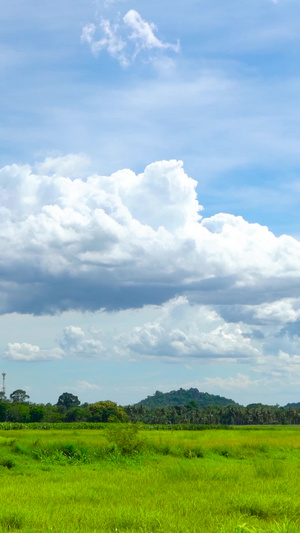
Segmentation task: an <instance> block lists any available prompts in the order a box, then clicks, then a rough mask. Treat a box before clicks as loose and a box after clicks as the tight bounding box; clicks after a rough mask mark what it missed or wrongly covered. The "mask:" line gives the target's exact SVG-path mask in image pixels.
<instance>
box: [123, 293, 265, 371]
mask: <svg viewBox="0 0 300 533" xmlns="http://www.w3.org/2000/svg"><path fill="white" fill-rule="evenodd" d="M244 331H246V329H244ZM244 331H243V326H242V325H241V324H228V323H225V322H224V320H223V319H222V318H221V317H220V316H219V315H218V314H217V313H216V311H214V309H212V308H210V307H205V306H190V305H189V302H188V300H187V299H186V298H183V297H181V298H177V299H175V300H171V301H170V302H168V303H167V304H165V305H164V306H163V309H162V313H161V314H160V316H158V318H157V319H156V321H155V322H149V323H146V324H144V325H143V326H139V327H135V328H133V330H132V332H131V334H129V335H125V336H123V337H120V341H121V344H124V345H125V346H126V347H127V348H128V349H129V350H130V352H131V353H134V354H139V355H144V356H156V357H162V358H175V359H178V360H186V359H187V358H202V359H208V360H210V361H212V360H214V359H226V360H228V361H229V360H233V361H237V360H244V359H247V358H252V359H253V358H255V357H257V356H259V355H260V353H259V351H258V350H257V349H256V348H255V347H254V346H252V345H251V342H250V340H249V338H248V337H247V336H245V335H244Z"/></svg>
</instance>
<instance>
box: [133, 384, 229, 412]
mask: <svg viewBox="0 0 300 533" xmlns="http://www.w3.org/2000/svg"><path fill="white" fill-rule="evenodd" d="M191 402H195V403H196V404H197V407H200V408H203V407H206V406H207V405H229V404H234V405H238V404H236V402H234V401H233V400H231V399H229V398H224V397H223V396H217V395H215V394H208V392H199V390H198V389H193V388H191V389H189V390H185V389H181V388H180V389H179V390H176V391H175V390H173V391H171V392H165V393H164V392H160V391H156V393H155V394H154V395H153V396H148V397H147V398H146V399H145V400H141V401H140V402H138V403H137V404H135V405H143V406H144V407H173V406H177V405H178V406H183V405H188V404H189V403H191Z"/></svg>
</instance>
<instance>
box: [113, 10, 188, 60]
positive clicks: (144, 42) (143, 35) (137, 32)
mask: <svg viewBox="0 0 300 533" xmlns="http://www.w3.org/2000/svg"><path fill="white" fill-rule="evenodd" d="M123 20H124V22H125V24H126V25H127V26H128V27H129V28H130V29H131V30H132V32H131V34H130V35H129V39H132V40H133V41H134V42H135V43H136V46H137V52H138V51H139V50H141V49H143V48H146V49H149V50H150V49H153V48H159V49H169V50H173V51H174V52H179V49H180V47H179V43H177V44H176V45H174V44H170V43H165V42H163V41H160V40H159V39H158V38H157V37H156V36H155V35H154V31H155V30H156V26H155V24H151V23H149V22H146V21H145V20H143V19H142V17H141V15H140V14H139V13H138V12H137V11H135V10H134V9H130V10H129V11H128V12H127V13H126V15H125V16H124V17H123Z"/></svg>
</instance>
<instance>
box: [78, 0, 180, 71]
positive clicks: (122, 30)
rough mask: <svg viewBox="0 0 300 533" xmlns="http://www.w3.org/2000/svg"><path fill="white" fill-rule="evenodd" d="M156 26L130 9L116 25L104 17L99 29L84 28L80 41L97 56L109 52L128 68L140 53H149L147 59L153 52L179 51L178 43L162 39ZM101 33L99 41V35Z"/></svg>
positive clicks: (90, 25)
mask: <svg viewBox="0 0 300 533" xmlns="http://www.w3.org/2000/svg"><path fill="white" fill-rule="evenodd" d="M156 31H157V28H156V26H155V25H154V24H153V23H149V22H147V21H146V20H144V19H143V18H142V16H141V15H140V14H139V13H138V11H136V10H134V9H130V10H129V11H128V12H127V13H126V14H125V16H124V17H123V18H122V19H121V20H119V19H117V20H116V21H114V22H111V21H110V20H108V19H106V18H101V19H100V22H99V24H98V26H96V25H95V24H94V23H91V24H87V25H85V26H84V27H83V29H82V33H81V42H82V43H85V44H87V45H88V46H89V47H90V49H91V52H92V53H93V54H94V55H96V56H97V55H98V54H99V53H100V52H102V51H106V52H107V53H108V54H109V55H110V56H111V57H113V58H114V59H117V60H118V61H119V63H120V65H122V66H123V67H127V66H129V65H130V64H131V63H132V62H133V61H134V60H135V58H136V57H137V56H138V55H139V54H140V53H141V52H143V51H144V52H147V57H148V59H151V57H152V56H151V54H152V53H153V52H154V51H160V52H166V51H172V52H175V53H177V52H179V50H180V44H179V41H178V42H177V43H176V44H172V43H168V42H165V41H163V40H161V39H159V38H158V37H157V36H156V35H155V32H156ZM98 33H100V39H97V34H98Z"/></svg>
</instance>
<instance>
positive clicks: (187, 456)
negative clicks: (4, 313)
mask: <svg viewBox="0 0 300 533" xmlns="http://www.w3.org/2000/svg"><path fill="white" fill-rule="evenodd" d="M12 427H13V426H12V425H10V426H9V425H8V426H5V429H4V426H2V429H0V531H1V532H2V531H20V532H21V533H29V532H30V533H34V532H37V531H44V532H57V533H79V532H85V533H92V532H117V533H125V532H135V533H136V532H140V533H196V532H197V533H198V532H203V533H206V532H209V533H213V532H214V533H215V532H220V533H225V532H248V533H249V532H252V533H254V532H260V533H267V532H268V533H269V532H270V533H271V532H273V533H295V532H300V428H297V427H270V428H269V427H268V428H264V427H257V428H244V427H243V428H231V429H206V430H202V431H184V430H179V431H172V430H163V429H159V430H156V429H155V428H152V429H147V428H141V429H138V426H137V425H134V426H132V425H125V424H118V425H112V424H108V425H107V426H106V427H105V426H103V425H102V426H101V427H100V428H98V429H80V426H78V425H77V426H76V428H74V426H72V425H70V426H69V429H59V427H55V426H53V425H52V426H44V427H39V428H38V425H37V426H35V427H36V429H33V427H34V426H32V427H30V425H28V426H27V427H26V428H25V429H9V428H12ZM46 427H48V429H46Z"/></svg>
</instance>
